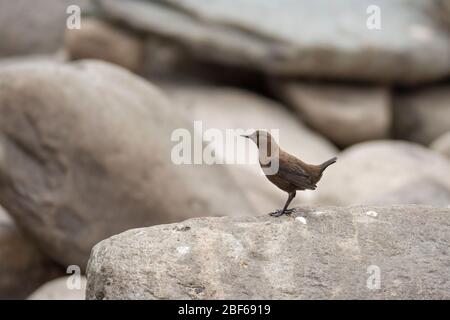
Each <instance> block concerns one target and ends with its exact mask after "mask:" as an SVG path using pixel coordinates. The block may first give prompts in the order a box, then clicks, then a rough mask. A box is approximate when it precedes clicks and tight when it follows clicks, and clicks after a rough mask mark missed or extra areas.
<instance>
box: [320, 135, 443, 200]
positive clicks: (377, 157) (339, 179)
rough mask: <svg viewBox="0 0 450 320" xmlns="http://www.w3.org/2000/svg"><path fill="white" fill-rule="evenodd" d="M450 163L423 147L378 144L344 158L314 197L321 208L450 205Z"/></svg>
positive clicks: (347, 153) (349, 152) (352, 151)
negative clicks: (383, 205) (336, 206)
mask: <svg viewBox="0 0 450 320" xmlns="http://www.w3.org/2000/svg"><path fill="white" fill-rule="evenodd" d="M449 193H450V161H448V160H447V159H446V158H445V157H443V156H442V155H440V154H438V153H437V152H434V151H432V150H430V149H428V148H425V147H423V146H421V145H418V144H414V143H410V142H401V141H374V142H365V143H360V144H357V145H354V146H352V147H350V148H348V149H346V150H344V151H343V152H342V153H341V154H340V155H339V161H338V162H337V163H336V164H334V165H333V167H330V169H329V170H327V171H326V172H325V173H324V175H323V177H322V180H321V181H320V182H319V185H318V188H317V190H316V191H315V192H314V194H313V195H314V197H315V199H314V200H315V201H316V203H319V204H323V203H326V204H332V205H352V204H367V203H372V204H393V203H395V204H404V203H411V204H428V205H435V206H447V205H450V197H449Z"/></svg>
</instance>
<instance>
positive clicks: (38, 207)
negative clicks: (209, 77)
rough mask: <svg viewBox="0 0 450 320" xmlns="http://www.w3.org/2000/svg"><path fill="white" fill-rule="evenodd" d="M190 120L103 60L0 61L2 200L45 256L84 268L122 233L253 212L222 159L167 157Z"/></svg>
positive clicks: (155, 91) (136, 79) (156, 92)
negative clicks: (194, 161) (181, 161)
mask: <svg viewBox="0 0 450 320" xmlns="http://www.w3.org/2000/svg"><path fill="white" fill-rule="evenodd" d="M191 126H192V123H190V122H189V121H187V120H185V119H184V118H183V117H182V116H181V115H178V114H177V112H176V109H175V107H174V105H173V104H171V103H170V101H169V100H168V99H167V98H166V96H165V95H163V94H162V93H161V92H160V90H158V89H157V88H156V87H154V86H152V85H151V84H150V83H148V82H146V81H145V80H143V79H141V78H139V77H136V76H134V75H133V74H132V73H130V72H128V71H126V70H124V69H122V68H119V67H117V66H114V65H111V64H108V63H103V62H95V61H85V62H79V63H73V64H51V63H49V64H45V65H32V64H24V65H16V66H9V67H5V68H4V69H1V70H0V202H1V203H2V204H3V205H4V207H5V208H6V209H7V210H8V211H9V212H10V214H11V215H12V216H14V218H15V220H17V222H18V223H19V224H20V226H21V227H22V228H23V229H24V230H25V231H26V232H27V233H28V234H29V235H31V236H32V237H33V239H34V240H35V241H36V243H37V244H39V245H40V247H41V248H42V249H43V250H45V251H46V252H47V253H48V254H49V255H50V256H51V257H52V258H53V259H55V260H56V261H58V262H60V263H62V264H64V265H71V264H77V265H79V266H80V267H82V268H83V267H84V266H85V263H86V262H87V259H88V257H89V252H90V250H91V247H92V246H93V245H94V244H95V243H97V242H98V241H100V240H102V239H104V238H106V237H108V236H110V235H112V234H116V233H118V232H121V231H123V230H127V229H130V228H133V227H140V226H149V225H153V224H159V223H167V222H175V221H180V220H184V219H187V218H190V217H194V216H200V215H220V216H223V215H240V214H244V215H245V214H249V213H251V212H252V210H253V209H252V206H251V205H250V203H249V201H248V200H247V199H246V197H245V192H240V191H238V190H239V189H238V188H237V185H236V184H235V183H234V181H233V179H232V177H231V176H230V175H229V174H228V172H227V170H226V168H224V167H223V166H220V165H214V166H213V165H211V166H207V165H196V166H194V165H176V164H175V163H174V162H173V161H172V158H171V153H172V148H173V147H174V146H175V145H176V143H175V142H172V141H171V135H172V133H173V132H174V130H175V129H179V128H185V129H186V130H188V131H189V130H190V129H191ZM192 131H193V130H191V131H190V132H192ZM192 135H193V133H192ZM224 190H236V191H235V192H226V191H224Z"/></svg>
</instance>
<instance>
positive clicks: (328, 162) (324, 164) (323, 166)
mask: <svg viewBox="0 0 450 320" xmlns="http://www.w3.org/2000/svg"><path fill="white" fill-rule="evenodd" d="M336 161H337V157H333V158H331V159H330V160H327V161H325V162H324V163H322V164H321V165H319V167H320V173H322V172H323V171H324V170H325V169H326V168H327V167H328V166H330V165H332V164H333V163H335V162H336Z"/></svg>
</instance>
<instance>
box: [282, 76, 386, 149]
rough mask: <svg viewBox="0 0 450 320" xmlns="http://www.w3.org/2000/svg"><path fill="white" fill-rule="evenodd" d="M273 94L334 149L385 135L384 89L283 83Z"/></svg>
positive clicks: (384, 136)
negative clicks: (329, 142) (293, 110)
mask: <svg viewBox="0 0 450 320" xmlns="http://www.w3.org/2000/svg"><path fill="white" fill-rule="evenodd" d="M275 92H276V93H277V94H278V95H279V96H280V97H281V98H282V99H283V100H285V101H286V103H288V104H289V105H291V106H292V107H293V108H294V109H295V110H296V111H297V112H298V113H299V115H300V117H301V118H302V119H304V120H305V122H306V123H308V124H309V125H310V126H311V127H312V128H314V129H316V130H317V131H318V132H320V133H322V134H323V135H325V136H326V137H327V138H329V139H330V140H332V141H333V142H335V143H336V144H337V145H340V146H344V147H345V146H349V145H352V144H355V143H357V142H362V141H366V140H374V139H381V138H387V137H388V135H389V130H390V127H391V108H390V98H389V92H388V90H387V89H385V88H381V87H363V86H350V85H337V84H335V85H333V84H331V85H330V84H308V83H301V82H287V83H283V84H280V85H277V86H276V88H275Z"/></svg>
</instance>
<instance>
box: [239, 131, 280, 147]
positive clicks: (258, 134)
mask: <svg viewBox="0 0 450 320" xmlns="http://www.w3.org/2000/svg"><path fill="white" fill-rule="evenodd" d="M242 137H244V138H247V139H250V140H252V141H253V142H254V143H255V144H256V146H257V147H258V148H259V147H261V146H265V147H269V148H270V146H271V145H273V146H276V142H275V140H274V139H273V137H272V136H271V135H270V133H269V132H267V131H265V130H256V131H254V132H253V133H251V134H248V135H242Z"/></svg>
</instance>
